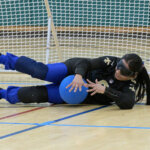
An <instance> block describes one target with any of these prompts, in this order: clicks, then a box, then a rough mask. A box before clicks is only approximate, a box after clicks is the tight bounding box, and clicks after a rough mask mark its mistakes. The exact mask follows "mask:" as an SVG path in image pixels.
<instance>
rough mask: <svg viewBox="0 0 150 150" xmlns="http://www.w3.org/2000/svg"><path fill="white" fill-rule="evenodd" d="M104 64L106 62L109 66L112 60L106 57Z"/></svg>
mask: <svg viewBox="0 0 150 150" xmlns="http://www.w3.org/2000/svg"><path fill="white" fill-rule="evenodd" d="M104 62H105V63H106V64H107V65H109V64H110V63H111V60H110V59H109V58H108V57H106V58H105V59H104Z"/></svg>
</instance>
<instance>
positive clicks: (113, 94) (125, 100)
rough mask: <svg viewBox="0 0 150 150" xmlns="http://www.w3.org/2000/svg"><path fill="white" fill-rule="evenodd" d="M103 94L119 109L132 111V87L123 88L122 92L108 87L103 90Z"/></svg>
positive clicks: (133, 97) (133, 93)
mask: <svg viewBox="0 0 150 150" xmlns="http://www.w3.org/2000/svg"><path fill="white" fill-rule="evenodd" d="M104 94H105V95H106V96H108V97H109V98H111V99H112V100H113V101H115V103H116V104H117V105H118V106H119V108H120V109H132V108H133V106H134V104H135V92H134V87H133V86H131V87H125V88H124V89H123V90H122V91H118V90H115V89H112V88H110V87H108V88H106V89H105V92H104Z"/></svg>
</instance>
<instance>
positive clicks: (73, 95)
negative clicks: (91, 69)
mask: <svg viewBox="0 0 150 150" xmlns="http://www.w3.org/2000/svg"><path fill="white" fill-rule="evenodd" d="M74 77H75V76H74V75H70V76H68V77H66V78H64V79H63V80H62V82H61V84H60V86H59V93H60V97H61V98H62V99H63V100H64V101H65V102H66V103H68V104H80V103H82V102H83V101H84V100H85V98H86V97H87V95H88V93H87V91H86V90H87V89H88V88H86V87H84V86H82V91H79V88H78V90H77V91H76V92H74V89H73V90H72V91H71V92H69V89H70V88H71V87H69V88H67V89H66V86H68V85H69V84H70V83H71V82H72V81H73V79H74ZM84 82H85V83H86V81H85V80H84Z"/></svg>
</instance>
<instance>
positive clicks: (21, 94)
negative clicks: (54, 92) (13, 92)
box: [18, 86, 48, 103]
mask: <svg viewBox="0 0 150 150" xmlns="http://www.w3.org/2000/svg"><path fill="white" fill-rule="evenodd" d="M18 98H19V100H20V101H21V102H23V103H43V102H48V93H47V89H46V87H45V86H31V87H22V88H20V89H19V91H18Z"/></svg>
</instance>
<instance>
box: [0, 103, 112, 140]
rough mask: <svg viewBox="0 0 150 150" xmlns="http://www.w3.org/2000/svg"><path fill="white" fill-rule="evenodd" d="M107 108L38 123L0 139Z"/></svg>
mask: <svg viewBox="0 0 150 150" xmlns="http://www.w3.org/2000/svg"><path fill="white" fill-rule="evenodd" d="M108 106H110V105H104V106H100V107H97V108H94V109H90V110H87V111H83V112H80V113H77V114H73V115H70V116H66V117H63V118H60V119H56V120H53V121H47V122H44V123H40V124H39V125H36V126H34V127H30V128H27V129H23V130H20V131H17V132H13V133H10V134H7V135H3V136H0V139H4V138H7V137H10V136H13V135H17V134H20V133H24V132H27V131H30V130H33V129H37V128H40V127H43V126H46V125H50V124H52V123H56V122H59V121H62V120H66V119H70V118H72V117H76V116H79V115H83V114H86V113H89V112H92V111H95V110H99V109H102V108H106V107H108Z"/></svg>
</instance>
